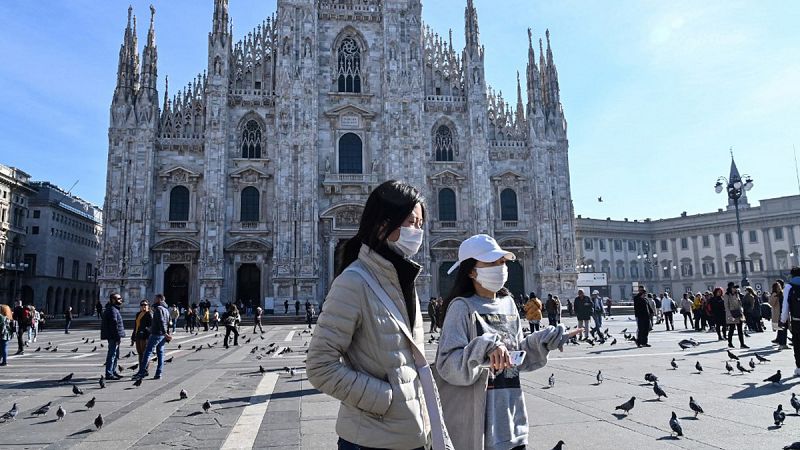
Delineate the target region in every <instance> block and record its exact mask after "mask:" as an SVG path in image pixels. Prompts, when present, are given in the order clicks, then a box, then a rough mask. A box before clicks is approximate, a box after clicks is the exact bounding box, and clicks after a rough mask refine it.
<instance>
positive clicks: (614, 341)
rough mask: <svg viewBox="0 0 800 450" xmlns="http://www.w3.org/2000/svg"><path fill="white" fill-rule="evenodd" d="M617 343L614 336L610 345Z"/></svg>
mask: <svg viewBox="0 0 800 450" xmlns="http://www.w3.org/2000/svg"><path fill="white" fill-rule="evenodd" d="M616 343H617V338H614V339H612V340H611V343H610V344H608V345H609V346H611V345H614V344H616ZM560 442H564V441H560Z"/></svg>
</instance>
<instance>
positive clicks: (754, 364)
mask: <svg viewBox="0 0 800 450" xmlns="http://www.w3.org/2000/svg"><path fill="white" fill-rule="evenodd" d="M748 365H749V366H750V368H751V369H755V368H756V362H755V361H753V358H750V362H749V363H748Z"/></svg>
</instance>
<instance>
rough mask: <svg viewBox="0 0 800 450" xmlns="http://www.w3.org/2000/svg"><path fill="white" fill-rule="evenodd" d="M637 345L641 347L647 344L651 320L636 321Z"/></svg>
mask: <svg viewBox="0 0 800 450" xmlns="http://www.w3.org/2000/svg"><path fill="white" fill-rule="evenodd" d="M636 328H637V330H636V344H637V345H639V346H642V345H646V344H647V336H648V335H649V334H650V320H649V319H639V320H637V321H636Z"/></svg>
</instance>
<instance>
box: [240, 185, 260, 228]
mask: <svg viewBox="0 0 800 450" xmlns="http://www.w3.org/2000/svg"><path fill="white" fill-rule="evenodd" d="M241 196H242V198H241V201H242V202H241V203H242V213H241V216H240V220H241V221H242V222H258V216H259V209H260V208H259V200H260V198H261V195H260V194H259V192H258V189H256V188H254V187H252V186H248V187H246V188H244V189H242V194H241Z"/></svg>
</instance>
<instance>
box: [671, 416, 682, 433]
mask: <svg viewBox="0 0 800 450" xmlns="http://www.w3.org/2000/svg"><path fill="white" fill-rule="evenodd" d="M669 427H670V428H671V429H672V432H673V433H675V434H676V435H677V436H683V428H681V422H680V421H679V420H678V415H677V414H675V411H672V418H671V419H669ZM670 436H672V434H670Z"/></svg>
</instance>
